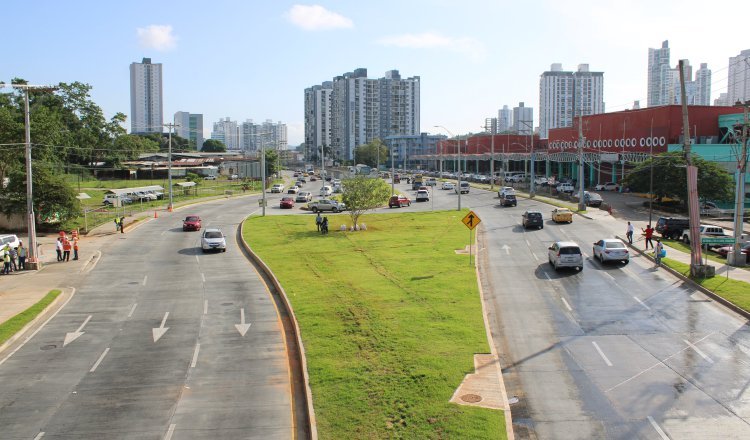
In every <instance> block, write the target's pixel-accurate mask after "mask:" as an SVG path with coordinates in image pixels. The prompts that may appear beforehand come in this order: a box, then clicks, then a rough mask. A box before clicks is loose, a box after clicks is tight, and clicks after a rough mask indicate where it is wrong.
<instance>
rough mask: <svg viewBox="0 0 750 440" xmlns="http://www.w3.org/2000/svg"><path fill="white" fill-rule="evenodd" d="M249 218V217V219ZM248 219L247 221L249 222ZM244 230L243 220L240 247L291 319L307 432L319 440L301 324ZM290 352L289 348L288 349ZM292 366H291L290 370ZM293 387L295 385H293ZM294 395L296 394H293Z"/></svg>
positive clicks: (274, 277)
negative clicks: (278, 298)
mask: <svg viewBox="0 0 750 440" xmlns="http://www.w3.org/2000/svg"><path fill="white" fill-rule="evenodd" d="M247 218H249V216H248V217H247ZM247 218H246V219H245V220H247ZM244 228H245V221H244V220H243V221H242V222H241V223H240V228H239V237H238V238H239V242H240V246H242V248H243V250H244V251H245V252H246V255H248V256H249V257H250V259H251V260H252V262H253V263H254V264H255V265H256V266H257V267H259V268H260V270H261V271H263V274H264V275H265V276H266V277H267V278H268V279H269V280H271V283H272V284H273V288H274V289H275V290H276V291H277V292H278V293H279V296H280V297H281V300H282V303H283V306H284V308H285V312H286V313H287V315H288V316H289V317H290V321H291V323H292V330H293V333H294V338H295V340H296V343H297V347H299V357H300V359H299V365H300V368H299V369H300V370H301V371H300V372H298V374H301V375H302V380H303V383H304V387H305V401H304V405H305V408H306V409H307V420H308V424H309V425H308V426H307V427H306V431H307V433H308V435H309V436H310V439H312V440H317V438H318V428H317V422H316V419H315V409H314V407H313V401H312V390H311V389H310V377H309V375H308V373H307V358H306V356H305V346H304V345H303V343H302V336H301V335H302V333H301V332H300V329H299V323H298V322H297V317H296V316H295V315H294V309H293V308H292V304H291V303H290V302H289V298H288V297H287V295H286V291H285V290H284V288H283V287H282V286H281V283H279V280H278V279H277V278H276V276H275V275H274V274H273V272H272V271H271V269H270V268H269V267H268V265H266V263H265V262H264V261H263V260H262V259H261V258H260V257H259V256H258V255H257V254H256V253H255V252H253V250H252V249H251V248H250V245H248V244H247V243H246V242H245V240H244V238H243V237H244ZM287 350H288V348H287ZM291 368H292V366H291V365H290V369H291ZM292 386H293V384H292ZM293 394H294V393H293Z"/></svg>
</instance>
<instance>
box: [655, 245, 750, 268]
mask: <svg viewBox="0 0 750 440" xmlns="http://www.w3.org/2000/svg"><path fill="white" fill-rule="evenodd" d="M661 242H662V243H664V244H665V245H667V246H669V247H671V248H674V249H677V250H678V251H680V252H684V253H686V254H689V253H690V252H691V249H690V245H689V244H685V243H683V242H682V241H680V240H672V239H669V238H662V239H661ZM702 254H703V258H705V257H706V255H708V259H709V260H711V261H713V262H715V263H719V264H722V265H723V264H727V259H726V258H722V257H720V256H719V255H718V254H717V253H715V252H713V251H709V252H708V253H706V251H705V250H704V251H703V253H702ZM737 269H742V270H750V266H742V267H737Z"/></svg>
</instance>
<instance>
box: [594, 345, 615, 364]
mask: <svg viewBox="0 0 750 440" xmlns="http://www.w3.org/2000/svg"><path fill="white" fill-rule="evenodd" d="M591 343H592V344H594V348H596V351H598V352H599V356H601V357H602V359H604V363H605V364H607V366H608V367H611V366H612V362H610V361H609V359H607V356H606V355H605V354H604V352H603V351H602V349H601V348H599V344H597V343H596V342H594V341H591Z"/></svg>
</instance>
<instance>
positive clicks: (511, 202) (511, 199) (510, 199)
mask: <svg viewBox="0 0 750 440" xmlns="http://www.w3.org/2000/svg"><path fill="white" fill-rule="evenodd" d="M500 205H501V206H517V205H518V200H516V196H515V195H514V194H506V195H504V196H502V197H500Z"/></svg>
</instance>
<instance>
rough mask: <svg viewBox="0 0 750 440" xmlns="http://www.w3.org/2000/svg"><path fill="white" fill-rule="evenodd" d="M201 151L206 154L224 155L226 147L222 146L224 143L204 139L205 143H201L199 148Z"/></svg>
mask: <svg viewBox="0 0 750 440" xmlns="http://www.w3.org/2000/svg"><path fill="white" fill-rule="evenodd" d="M201 151H205V152H207V153H226V151H227V146H226V145H224V142H222V141H220V140H218V139H206V141H205V142H203V148H201Z"/></svg>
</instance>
